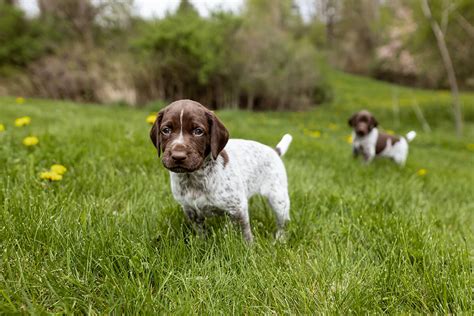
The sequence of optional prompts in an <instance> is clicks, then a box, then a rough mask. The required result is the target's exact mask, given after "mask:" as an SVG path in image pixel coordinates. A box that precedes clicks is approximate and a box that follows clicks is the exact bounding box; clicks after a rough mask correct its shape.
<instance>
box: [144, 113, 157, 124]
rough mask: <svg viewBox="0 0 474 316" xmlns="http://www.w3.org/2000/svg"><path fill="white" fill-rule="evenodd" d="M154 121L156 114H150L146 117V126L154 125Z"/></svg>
mask: <svg viewBox="0 0 474 316" xmlns="http://www.w3.org/2000/svg"><path fill="white" fill-rule="evenodd" d="M155 121H156V114H150V115H148V116H147V117H146V122H147V123H148V124H154V123H155Z"/></svg>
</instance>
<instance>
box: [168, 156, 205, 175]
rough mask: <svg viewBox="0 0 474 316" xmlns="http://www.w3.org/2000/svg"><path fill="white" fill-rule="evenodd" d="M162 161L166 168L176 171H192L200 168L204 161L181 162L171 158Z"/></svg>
mask: <svg viewBox="0 0 474 316" xmlns="http://www.w3.org/2000/svg"><path fill="white" fill-rule="evenodd" d="M162 163H163V166H164V167H165V168H166V169H168V170H169V171H171V172H174V173H190V172H194V171H196V170H198V169H200V168H201V166H202V163H199V162H194V163H193V162H191V161H190V162H188V163H179V162H174V161H170V160H169V159H163V161H162Z"/></svg>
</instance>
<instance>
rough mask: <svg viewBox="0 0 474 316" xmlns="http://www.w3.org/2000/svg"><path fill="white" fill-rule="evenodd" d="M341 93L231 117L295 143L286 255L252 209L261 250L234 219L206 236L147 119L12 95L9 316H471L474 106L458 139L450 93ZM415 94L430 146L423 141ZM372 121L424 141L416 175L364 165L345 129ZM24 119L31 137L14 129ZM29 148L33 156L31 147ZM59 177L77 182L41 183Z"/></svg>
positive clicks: (241, 128) (359, 86)
mask: <svg viewBox="0 0 474 316" xmlns="http://www.w3.org/2000/svg"><path fill="white" fill-rule="evenodd" d="M330 80H331V83H332V85H333V87H334V90H335V95H336V98H335V100H334V103H333V104H332V106H322V107H319V108H315V109H313V110H311V111H308V112H302V113H272V112H269V113H250V112H247V111H237V110H225V111H219V112H218V115H219V117H220V118H221V119H222V120H223V122H224V123H225V124H226V126H227V127H228V128H229V130H230V133H231V136H232V137H239V138H247V139H253V140H257V141H260V142H263V143H265V144H269V145H274V144H276V143H277V142H278V141H279V138H280V137H281V135H283V134H284V133H287V132H289V133H291V134H292V135H293V136H294V141H293V143H292V145H291V147H290V149H289V151H288V153H287V154H286V155H285V157H284V158H283V159H284V163H285V166H286V169H287V172H288V176H289V189H290V198H291V203H292V207H291V216H292V221H291V222H290V224H289V227H288V231H289V240H288V242H287V243H286V244H274V238H273V236H272V232H273V230H274V229H275V224H274V217H273V214H272V212H271V211H270V209H269V207H268V205H267V204H266V201H264V200H263V199H260V198H253V199H252V200H251V203H250V212H251V214H250V216H251V223H252V228H253V231H254V233H255V235H256V241H255V245H254V246H253V247H247V246H246V245H245V244H244V243H243V241H242V238H241V235H240V232H239V231H238V230H237V229H235V227H233V225H231V223H230V222H229V220H228V219H225V218H216V219H213V220H211V221H210V222H209V223H208V227H209V230H210V232H209V235H208V236H207V238H199V237H197V236H194V235H193V233H192V229H191V227H189V226H188V225H187V224H186V221H185V219H184V215H183V213H182V211H181V209H180V207H179V205H178V204H177V203H176V202H175V201H174V200H173V198H172V196H171V191H170V187H169V176H168V173H167V172H166V170H164V169H163V167H161V166H160V162H159V160H158V158H157V156H156V151H155V148H154V147H153V145H152V144H151V142H150V141H149V139H148V131H149V128H150V127H149V125H148V124H147V123H146V122H145V118H146V116H147V115H149V111H148V110H133V109H130V108H124V107H98V106H90V105H84V104H71V103H68V102H57V101H50V100H44V99H43V100H30V99H26V101H25V103H24V104H22V105H18V104H15V99H14V98H1V99H0V118H1V120H2V123H4V124H5V125H6V129H5V131H4V132H3V133H1V134H0V143H1V146H0V165H1V166H3V168H0V179H2V181H0V201H2V203H1V204H0V219H1V220H0V250H1V252H0V253H1V255H0V288H1V295H0V314H18V313H29V314H44V313H56V314H86V313H87V314H205V315H207V314H219V313H221V314H269V313H271V314H351V313H356V314H382V313H383V314H385V313H386V314H464V313H465V314H472V313H473V305H472V256H471V254H472V252H473V251H474V249H473V245H474V239H473V238H474V235H473V234H472V227H473V225H474V213H473V212H472V196H473V195H474V187H473V186H472V174H473V173H474V170H473V166H472V164H469V163H466V162H467V161H469V160H470V159H472V154H473V152H472V150H473V149H472V146H469V144H470V143H472V139H474V108H473V104H474V95H473V94H472V93H471V94H463V96H462V97H463V99H464V100H465V104H466V105H468V106H467V107H466V120H467V124H466V135H465V137H464V138H462V139H458V138H456V137H454V135H453V133H452V132H451V129H450V125H451V123H450V121H449V119H448V115H445V114H446V113H447V112H448V110H447V109H448V108H449V106H448V104H449V102H450V96H449V93H446V92H432V91H419V90H411V89H405V88H401V87H397V86H392V85H388V84H383V83H380V82H375V81H373V80H369V79H366V78H361V77H355V76H348V75H346V74H340V73H331V74H330ZM394 90H398V95H399V96H400V121H401V125H400V126H399V127H398V128H396V127H395V125H394V123H393V112H392V91H394ZM412 97H416V98H417V99H418V100H419V103H420V107H421V108H422V109H423V111H424V113H425V114H426V117H427V119H428V120H429V121H430V124H432V127H433V133H431V134H427V133H423V132H421V131H420V128H419V123H418V121H417V119H416V116H415V114H414V113H413V111H412V110H411V107H410V104H411V98H412ZM362 107H363V108H368V109H369V110H371V111H373V112H374V113H375V114H376V115H377V118H378V120H379V122H380V123H381V126H382V127H383V128H387V129H394V130H395V131H396V132H397V133H400V134H404V133H405V132H407V131H409V130H411V129H415V130H417V132H418V136H417V138H416V139H415V140H414V141H413V142H412V143H411V145H410V146H411V147H410V156H409V159H408V162H407V166H406V167H405V168H404V169H400V168H398V167H397V166H395V165H394V164H393V163H391V162H390V161H385V160H376V161H375V162H374V164H373V165H370V166H363V165H361V163H360V161H353V160H352V158H351V154H350V145H349V144H347V143H346V136H347V135H348V134H349V133H350V129H349V127H348V126H346V124H347V123H346V120H347V117H349V116H350V114H352V112H353V111H356V110H358V109H360V108H362ZM25 115H28V116H31V117H32V121H31V124H30V125H28V126H26V127H23V128H16V127H13V126H12V125H13V121H14V119H15V118H17V117H19V116H25ZM305 129H309V130H311V131H319V132H320V133H319V134H317V133H313V134H309V135H307V134H306V133H305ZM29 134H35V135H37V136H38V137H39V139H40V140H41V141H40V143H39V144H38V145H37V146H36V147H35V148H26V147H24V146H23V145H22V144H21V140H22V138H23V137H24V136H27V135H29ZM311 135H320V137H319V138H314V137H312V136H311ZM53 163H60V164H63V165H64V166H65V167H66V168H67V169H68V170H67V173H66V175H65V176H64V178H63V179H62V180H61V181H59V182H47V181H45V180H41V179H40V173H41V172H44V171H46V170H48V169H49V168H50V167H51V165H52V164H53ZM423 169H424V171H422V170H423Z"/></svg>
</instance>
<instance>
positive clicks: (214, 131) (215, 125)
mask: <svg viewBox="0 0 474 316" xmlns="http://www.w3.org/2000/svg"><path fill="white" fill-rule="evenodd" d="M207 117H208V121H209V126H210V133H209V134H210V136H209V137H210V144H211V145H210V146H211V154H212V158H213V159H214V160H215V159H217V156H219V154H220V152H221V151H222V149H224V147H225V145H226V144H227V141H228V140H229V131H227V128H225V126H224V124H222V122H221V121H220V120H219V119H218V118H217V116H216V115H215V114H214V113H213V112H211V111H209V112H207Z"/></svg>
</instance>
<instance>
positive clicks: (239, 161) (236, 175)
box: [170, 135, 291, 241]
mask: <svg viewBox="0 0 474 316" xmlns="http://www.w3.org/2000/svg"><path fill="white" fill-rule="evenodd" d="M290 142H291V136H290V135H285V136H284V137H283V139H282V141H281V142H280V143H279V144H278V145H277V147H276V150H275V149H274V148H271V147H269V146H266V145H263V144H261V143H258V142H255V141H250V140H241V139H231V140H229V142H228V143H227V145H226V146H225V148H224V151H223V152H222V153H221V155H219V156H218V157H217V159H216V160H214V159H212V158H211V156H209V157H207V158H206V160H205V162H204V165H203V167H202V168H201V169H199V170H197V171H195V172H192V173H174V172H170V175H171V176H170V178H171V189H172V192H173V196H174V198H175V199H176V201H178V203H180V204H181V205H182V207H183V210H184V212H185V213H186V215H187V216H188V217H189V219H191V220H192V221H193V222H194V223H196V224H197V226H198V229H202V224H203V222H204V219H205V218H206V217H209V216H213V215H220V214H228V215H229V216H230V217H231V218H233V219H235V220H236V221H238V222H239V224H240V225H241V227H242V232H243V235H244V237H245V239H246V240H248V241H251V240H252V239H253V235H252V232H251V229H250V222H249V213H248V199H249V198H250V197H252V196H253V195H255V194H260V195H263V196H265V197H266V198H267V199H268V201H269V203H270V205H271V207H272V209H273V211H274V213H275V215H276V219H277V227H278V231H277V234H276V237H277V238H282V237H283V232H284V226H285V224H286V222H288V221H289V219H290V199H289V196H288V182H287V176H286V171H285V166H284V165H283V161H282V160H281V158H280V156H279V153H281V155H283V154H284V153H285V152H286V150H287V149H288V146H289V144H290ZM225 155H227V157H228V161H227V159H224V158H227V157H225Z"/></svg>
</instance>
